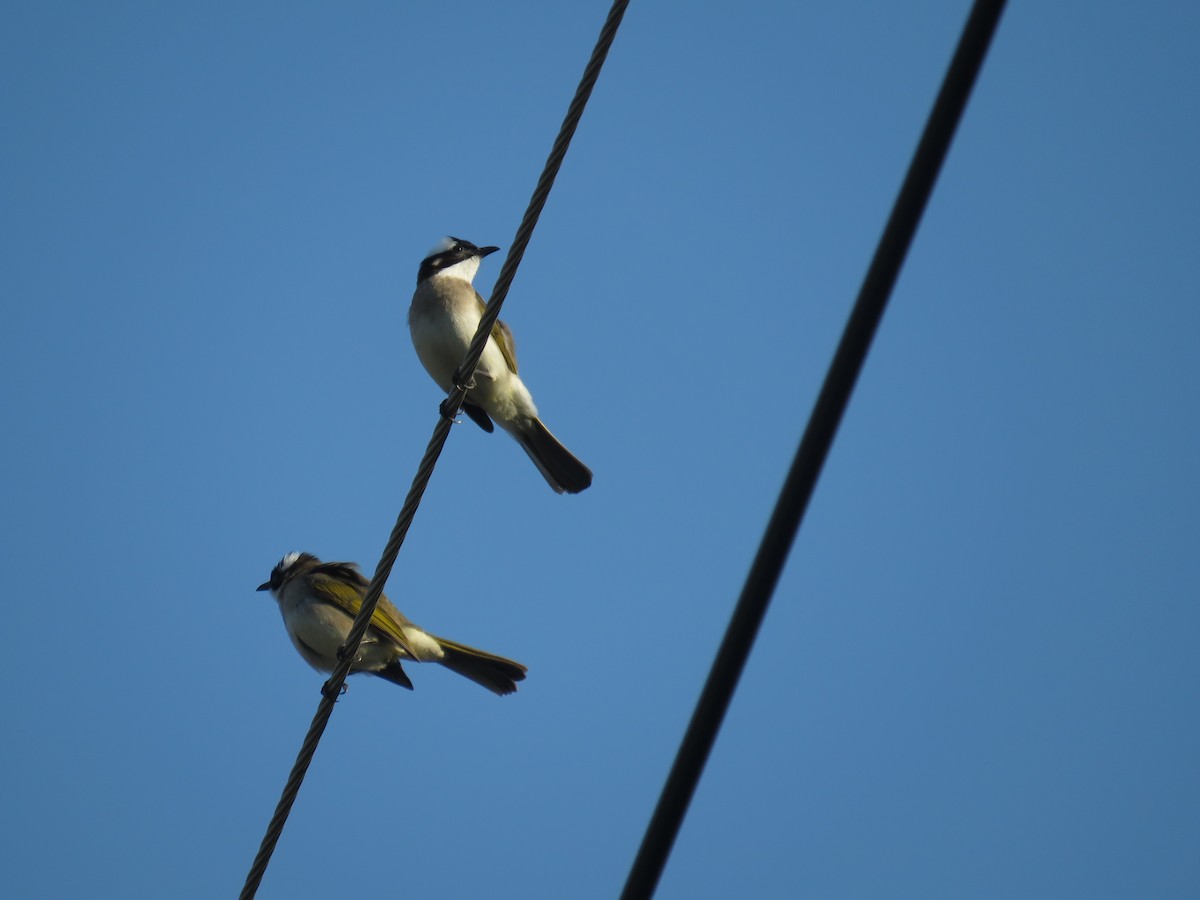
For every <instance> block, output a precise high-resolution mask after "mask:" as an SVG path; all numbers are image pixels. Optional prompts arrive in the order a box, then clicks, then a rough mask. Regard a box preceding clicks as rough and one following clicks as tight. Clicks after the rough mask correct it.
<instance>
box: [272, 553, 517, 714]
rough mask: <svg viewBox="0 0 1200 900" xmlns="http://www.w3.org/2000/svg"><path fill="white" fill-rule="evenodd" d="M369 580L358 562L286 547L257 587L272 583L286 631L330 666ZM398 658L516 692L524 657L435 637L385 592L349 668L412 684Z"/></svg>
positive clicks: (303, 651)
mask: <svg viewBox="0 0 1200 900" xmlns="http://www.w3.org/2000/svg"><path fill="white" fill-rule="evenodd" d="M369 584H370V582H368V581H367V579H366V578H364V577H363V575H362V573H361V572H359V571H358V566H356V565H355V564H354V563H345V562H328V563H327V562H321V560H319V559H317V558H316V557H315V556H313V555H312V554H311V553H289V554H287V556H285V557H284V558H283V559H281V560H280V561H279V563H278V565H276V566H275V568H274V569H272V570H271V580H270V581H268V582H266V583H264V584H260V585H259V586H258V590H260V591H267V590H269V591H270V592H271V593H272V594H273V595H274V597H275V599H276V600H277V601H279V611H280V612H281V613H283V624H284V625H285V626H287V633H288V637H290V638H291V639H292V643H293V644H295V645H296V649H297V650H299V651H300V655H301V656H302V657H304V660H305V662H307V663H308V664H309V665H310V666H312V667H313V668H314V669H316V670H317V671H318V672H326V673H328V672H332V671H333V669H334V666H336V665H337V662H338V658H337V653H338V648H339V647H341V646H342V644H344V643H345V642H346V637H347V636H348V635H349V634H350V626H351V625H352V624H353V623H354V617H355V616H356V615H358V611H359V609H361V608H362V601H363V597H365V596H366V594H367V586H368V585H369ZM401 660H414V661H416V662H435V663H441V664H442V665H443V666H445V667H446V668H447V669H449V670H450V671H452V672H457V673H458V674H459V675H462V676H464V677H466V678H470V679H471V680H472V681H474V682H475V683H476V684H481V685H483V686H484V687H485V688H487V689H488V690H489V691H491V692H492V693H494V694H511V693H512V692H513V691H515V690H516V689H517V685H516V682H518V681H522V680H523V679H524V678H525V667H524V666H523V665H521V664H520V663H518V662H513V661H512V660H511V659H505V658H504V657H503V656H493V655H492V654H491V653H485V652H483V651H482V650H476V649H475V648H474V647H468V646H466V645H464V644H456V643H455V642H454V641H448V640H446V639H445V638H440V637H435V636H434V635H432V634H430V633H429V632H427V631H425V630H424V629H421V628H418V627H417V626H416V625H414V624H413V623H412V622H410V621H408V619H406V618H405V617H404V614H403V613H401V612H400V610H398V609H396V607H395V606H393V605H392V604H391V603H390V602H389V601H388V598H387V597H380V598H379V605H378V606H376V607H375V614H374V615H373V616H371V624H370V625H369V626H368V627H367V633H366V635H365V636H364V637H363V642H362V644H361V645H360V646H359V648H358V656H357V657H356V658H355V660H354V665H352V666H351V667H350V671H351V672H369V673H371V674H372V675H378V676H379V677H380V678H384V679H386V680H388V681H390V682H392V683H393V684H398V685H400V686H401V687H406V688H408V689H409V690H410V691H411V690H412V689H413V686H412V682H411V681H409V680H408V675H407V674H405V671H404V669H403V668H402V667H401V665H400V662H401Z"/></svg>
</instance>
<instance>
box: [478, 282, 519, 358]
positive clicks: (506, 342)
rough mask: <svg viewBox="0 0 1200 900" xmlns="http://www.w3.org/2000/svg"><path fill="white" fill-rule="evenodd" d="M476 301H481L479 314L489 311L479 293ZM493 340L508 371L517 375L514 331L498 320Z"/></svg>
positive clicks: (493, 329)
mask: <svg viewBox="0 0 1200 900" xmlns="http://www.w3.org/2000/svg"><path fill="white" fill-rule="evenodd" d="M475 299H476V300H478V301H479V312H480V313H481V314H482V313H483V311H484V310H485V309H487V304H486V303H484V302H483V298H482V297H480V296H479V291H476V292H475ZM492 340H493V341H495V342H496V346H497V347H499V348H500V352H501V354H503V356H504V361H505V362H506V363H508V371H510V372H512V373H513V374H514V375H516V374H517V342H516V341H514V340H513V335H512V329H510V328H509V327H508V326H507V325H505V324H504V323H503V322H501V321H500V320H499V319H497V320H496V324H495V325H493V326H492Z"/></svg>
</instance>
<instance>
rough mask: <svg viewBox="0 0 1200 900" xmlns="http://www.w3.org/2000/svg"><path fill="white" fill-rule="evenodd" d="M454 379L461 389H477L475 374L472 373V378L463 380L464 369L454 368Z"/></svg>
mask: <svg viewBox="0 0 1200 900" xmlns="http://www.w3.org/2000/svg"><path fill="white" fill-rule="evenodd" d="M452 380H453V381H454V386H455V387H456V388H458V389H459V390H461V391H471V390H474V389H475V376H474V375H472V376H471V378H470V380H468V381H463V377H462V369H455V370H454V377H453V379H452Z"/></svg>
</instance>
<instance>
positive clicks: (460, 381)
mask: <svg viewBox="0 0 1200 900" xmlns="http://www.w3.org/2000/svg"><path fill="white" fill-rule="evenodd" d="M628 5H629V0H614V2H613V5H612V8H611V9H610V10H609V13H608V18H607V19H606V20H605V22H604V26H603V27H602V28H601V30H600V36H599V37H598V38H597V40H596V46H595V48H594V49H593V50H592V56H591V58H590V59H589V60H588V64H587V66H586V67H585V68H584V70H583V77H582V78H581V79H580V82H579V87H578V88H576V90H575V97H574V98H573V99H572V100H571V105H570V106H569V107H568V108H567V114H566V117H565V118H564V119H563V124H562V127H561V128H560V129H559V132H558V137H557V138H556V139H555V141H554V145H553V147H552V148H551V150H550V156H549V157H548V158H547V159H546V166H545V168H544V169H543V171H542V175H541V178H539V179H538V183H537V186H536V187H535V188H534V191H533V196H532V197H531V198H530V201H529V207H528V209H526V211H525V217H524V218H523V219H522V220H521V224H520V226H519V227H518V228H517V233H516V236H515V237H514V238H513V243H512V246H511V247H510V248H509V251H508V257H507V258H506V259H505V260H504V266H503V267H502V268H501V269H500V275H499V276H498V277H497V279H496V284H495V287H494V288H493V289H492V297H491V300H490V301H489V302H488V304H487V309H486V310H485V311H484V314H483V317H482V320H481V321H480V323H479V328H478V330H477V331H476V332H475V338H474V339H473V340H472V342H471V346H470V349H468V351H467V355H466V358H465V359H464V360H463V363H462V365H461V366H460V367H459V372H458V373H456V374H457V376H458V377H456V379H455V387H454V388H453V389H452V390H451V391H450V393H449V395H448V396H447V397H446V399H445V400H444V401H443V403H442V416H441V418H439V419H438V422H437V425H436V426H435V427H434V429H433V437H431V438H430V440H429V446H428V447H426V449H425V455H424V456H423V457H422V459H421V464H420V465H419V466H418V467H417V474H416V475H415V476H414V478H413V482H412V487H411V488H409V492H408V497H407V498H406V499H405V501H404V506H403V507H402V508H401V509H400V514H399V516H397V518H396V525H395V527H393V528H392V534H391V537H389V538H388V542H387V545H386V546H385V547H384V550H383V556H382V558H381V559H380V560H379V565H378V566H376V567H375V574H374V576H372V578H371V584H370V586H369V587H368V588H367V593H366V595H365V596H364V597H363V603H362V608H361V609H360V610H359V612H358V615H357V616H356V617H355V619H354V625H353V626H352V627H351V628H350V634H349V636H348V637H347V638H346V643H345V645H344V646H343V647H342V648H341V650H340V651H339V657H340V659H339V662H338V664H337V666H336V667H335V668H334V670H333V673H332V674H331V675H330V676H329V680H328V681H326V682H325V684H324V686H323V687H322V688H321V694H322V696H321V702H320V703H319V704H318V705H317V712H316V714H315V715H314V716H313V720H312V724H311V725H310V726H309V729H308V734H307V735H305V738H304V742H303V743H302V744H301V746H300V752H299V754H298V755H297V757H296V762H295V764H294V765H293V766H292V772H291V774H290V775H289V776H288V780H287V783H286V784H285V785H284V788H283V794H282V796H281V797H280V798H279V803H278V805H277V806H276V807H275V814H274V815H273V816H272V817H271V822H270V824H268V826H267V831H266V834H265V836H264V837H263V840H262V844H261V845H260V846H259V849H258V854H257V855H256V856H255V858H254V862H253V864H252V865H251V867H250V872H249V873H248V874H247V876H246V883H245V885H244V886H243V887H242V892H241V894H240V897H241V900H250V898H252V897H254V895H255V894H256V893H257V892H258V886H259V884H261V883H262V878H263V875H264V874H265V873H266V870H267V865H268V864H269V863H270V861H271V855H272V854H273V853H274V852H275V845H276V844H277V843H278V841H279V836H280V834H282V833H283V826H284V824H285V823H286V822H287V818H288V815H289V813H290V812H291V809H292V805H293V804H294V803H295V801H296V795H297V794H298V793H299V791H300V785H301V783H303V781H304V775H305V773H306V772H307V771H308V767H309V764H310V763H311V762H312V758H313V754H314V753H316V750H317V744H318V743H319V742H320V740H321V735H322V734H324V732H325V726H326V725H327V724H328V723H329V717H330V715H332V713H333V707H334V704H335V703H336V702H337V698H338V695H339V694H340V693H341V691H342V689H343V687H344V686H345V681H346V676H347V675H348V674H349V671H350V665H351V662H352V661H353V660H354V658H355V657H356V656H357V655H358V646H359V644H360V643H362V639H363V636H364V635H365V634H366V632H367V625H368V623H369V622H370V620H371V616H372V615H373V614H374V612H375V607H376V605H377V604H378V603H379V597H380V596H381V595H382V594H383V586H384V584H386V583H387V579H388V576H389V575H390V574H391V571H392V566H393V565H395V562H396V557H397V556H399V554H400V547H401V545H402V544H403V543H404V538H405V535H407V534H408V527H409V525H410V524H412V520H413V516H415V515H416V512H417V507H418V506H420V503H421V497H422V495H423V494H424V493H425V486H426V485H427V484H428V483H429V478H430V476H431V475H432V474H433V468H434V466H435V465H437V460H438V457H439V456H440V455H441V452H442V447H443V446H444V445H445V443H446V438H447V437H448V436H449V434H450V426H451V425H452V424H453V419H454V416H455V415H457V413H458V410H459V408H460V407H461V406H462V402H463V399H464V398H465V397H466V393H467V389H466V387H464V385H467V386H469V385H470V382H471V378H472V377H473V375H474V373H475V367H476V366H477V365H478V364H479V357H480V356H481V355H482V353H483V348H484V345H485V344H486V343H487V338H488V335H489V334H490V333H491V330H492V326H493V325H494V324H495V322H496V319H497V317H498V316H499V315H500V307H501V305H503V303H504V298H505V297H506V296H507V295H508V289H509V286H510V285H511V284H512V281H513V278H514V277H515V276H516V274H517V266H519V265H520V263H521V258H522V257H523V256H524V254H525V248H526V247H527V246H528V245H529V239H530V237H531V236H532V235H533V229H534V227H535V226H536V225H537V221H538V217H539V216H540V215H541V213H542V208H543V207H544V206H545V205H546V198H547V197H548V196H549V195H550V188H551V187H552V186H553V185H554V179H555V177H556V176H557V175H558V170H559V168H560V167H561V166H562V161H563V158H564V157H565V156H566V154H567V147H568V146H569V145H570V143H571V138H572V136H573V135H574V134H575V129H576V128H577V127H578V125H579V120H580V119H581V118H582V116H583V110H584V107H585V106H586V105H587V101H588V98H589V97H590V96H591V94H592V89H593V88H594V87H595V85H596V80H597V78H599V76H600V69H601V67H602V66H603V65H604V60H605V58H606V57H607V56H608V51H609V48H610V47H612V43H613V40H614V38H616V36H617V28H618V27H619V26H620V24H621V19H622V17H624V15H625V9H626V7H627V6H628Z"/></svg>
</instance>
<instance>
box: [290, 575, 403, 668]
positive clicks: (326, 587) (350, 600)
mask: <svg viewBox="0 0 1200 900" xmlns="http://www.w3.org/2000/svg"><path fill="white" fill-rule="evenodd" d="M355 574H358V573H357V572H356V573H355ZM359 578H362V576H361V575H359ZM362 581H363V586H361V587H359V586H355V585H352V584H347V583H346V582H345V581H342V580H339V579H337V578H333V577H331V576H330V575H327V574H325V573H324V572H319V571H314V572H313V573H312V574H311V575H310V583H311V584H312V589H313V593H315V594H316V595H317V596H318V597H320V598H321V599H322V600H324V601H326V602H327V603H332V604H333V605H334V606H337V607H339V608H341V609H342V610H344V611H345V612H346V613H347V614H349V615H351V616H357V615H358V611H359V610H360V609H362V601H363V597H364V596H365V595H366V587H365V585H366V584H368V582H367V581H366V579H362ZM407 621H408V620H407V619H405V618H404V615H403V613H401V612H400V610H398V609H396V607H395V606H393V605H392V603H391V601H389V600H388V598H387V597H380V598H379V604H378V605H377V606H376V607H375V612H374V613H372V614H371V626H370V627H371V628H374V629H376V630H377V631H381V632H383V633H384V634H386V635H387V636H388V637H389V638H391V640H393V641H395V642H396V643H397V644H399V645H400V646H401V647H402V648H403V649H404V652H405V653H407V654H408V655H409V656H411V657H413V658H414V659H415V658H416V654H415V653H413V649H412V647H410V646H409V645H408V641H407V639H405V637H404V631H403V630H402V628H401V626H402V625H403V624H404V623H405V622H407Z"/></svg>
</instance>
